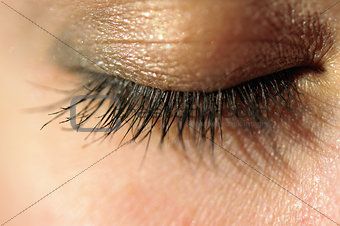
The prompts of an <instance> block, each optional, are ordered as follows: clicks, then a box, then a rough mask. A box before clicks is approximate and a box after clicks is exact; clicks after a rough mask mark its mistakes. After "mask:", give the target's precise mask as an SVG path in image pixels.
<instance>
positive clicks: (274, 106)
mask: <svg viewBox="0 0 340 226" xmlns="http://www.w3.org/2000/svg"><path fill="white" fill-rule="evenodd" d="M310 69H311V68H305V67H300V68H292V69H288V70H283V71H280V72H277V73H274V74H272V75H268V76H264V77H261V78H257V79H253V80H251V81H248V82H245V83H242V84H240V85H237V86H235V87H232V88H228V89H225V90H221V91H216V92H180V91H162V90H160V89H157V88H152V87H146V86H143V85H139V84H136V83H134V82H131V81H127V80H124V79H121V78H118V77H113V76H108V75H105V74H99V73H95V72H90V71H84V70H78V71H80V72H81V74H85V75H87V76H86V78H87V81H88V82H86V84H85V85H84V86H82V87H81V88H79V89H77V92H79V91H81V92H83V91H84V90H85V95H83V96H82V97H81V98H80V99H79V100H78V101H77V102H75V103H74V104H71V105H69V106H68V107H66V108H62V110H60V111H58V112H56V113H54V114H53V115H54V116H55V117H54V118H53V119H52V120H50V121H49V122H48V123H46V124H45V125H47V124H49V123H50V122H52V121H54V120H55V119H57V118H60V117H62V116H64V115H65V114H66V113H67V112H69V111H70V110H71V109H72V108H75V107H79V109H80V110H79V109H78V110H79V111H78V112H77V113H76V115H73V116H71V117H67V118H66V120H64V121H63V122H69V121H71V120H78V121H79V123H77V126H78V127H79V128H80V127H81V126H83V125H84V124H85V123H86V122H87V121H89V120H90V119H91V118H93V117H94V115H95V113H97V112H99V111H101V110H102V109H103V108H104V107H105V103H107V102H108V103H109V105H108V107H107V108H106V109H104V114H102V115H101V116H100V117H98V118H97V119H96V120H97V123H96V126H95V127H94V128H93V131H95V130H96V129H98V128H106V129H107V132H106V134H105V136H109V135H111V134H114V133H115V132H116V131H118V130H119V129H120V128H122V127H124V126H126V125H128V130H127V132H126V134H125V136H126V135H127V134H128V133H129V132H132V138H131V140H133V141H137V139H138V141H142V140H143V139H145V138H146V137H148V136H151V132H152V131H153V129H154V128H156V127H157V128H158V129H160V130H161V138H160V141H161V143H163V141H164V139H165V137H166V136H167V135H168V134H169V131H170V128H172V127H173V126H176V125H177V136H178V138H179V139H180V141H181V142H182V143H183V140H184V135H183V134H184V130H185V128H188V129H189V131H191V133H192V134H194V136H193V137H195V138H199V139H200V140H203V141H205V140H207V139H209V140H210V141H211V144H212V147H213V146H214V140H215V136H216V134H217V132H219V133H220V136H221V138H222V139H223V137H222V135H223V127H224V126H223V123H224V121H225V120H227V121H228V120H231V122H234V123H236V124H238V125H241V127H242V129H251V130H253V129H264V128H268V125H271V124H272V123H273V119H274V118H277V117H278V118H281V116H282V115H283V114H285V113H286V112H288V113H294V109H293V107H292V106H293V103H296V102H299V103H300V95H301V93H300V92H299V91H298V88H297V80H298V77H299V76H300V75H303V74H304V73H306V71H309V70H310ZM313 70H314V69H313ZM73 97H74V96H72V97H71V98H73ZM86 101H89V103H87V104H85V106H83V107H80V106H81V104H84V103H85V102H86ZM229 122H230V121H229ZM45 125H44V126H45ZM158 125H160V127H158ZM230 125H232V124H229V126H230ZM125 136H124V137H125ZM139 138H140V139H139Z"/></svg>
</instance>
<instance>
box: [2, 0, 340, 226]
mask: <svg viewBox="0 0 340 226" xmlns="http://www.w3.org/2000/svg"><path fill="white" fill-rule="evenodd" d="M6 2H7V3H8V4H9V5H11V6H12V7H13V8H15V9H17V10H18V11H19V12H22V13H23V14H24V15H26V16H27V17H29V18H32V19H33V20H34V21H36V23H37V24H39V25H41V26H42V27H44V28H46V29H47V30H48V31H49V32H51V33H52V34H57V36H58V37H59V36H60V37H63V40H67V42H68V43H71V45H72V46H75V48H76V49H80V50H81V52H82V53H83V52H84V54H86V56H89V57H90V58H91V59H96V56H102V55H100V53H96V52H95V51H93V48H92V47H93V45H91V40H88V43H89V44H88V45H86V43H85V44H84V45H82V46H79V45H77V44H76V42H77V41H75V40H78V39H77V38H75V37H76V36H77V35H81V32H80V31H79V30H83V29H82V27H78V29H79V30H77V29H74V30H72V27H74V26H75V24H77V21H78V19H79V18H80V17H79V15H83V14H84V13H86V12H87V10H88V11H90V12H92V11H96V10H98V8H100V7H98V4H99V2H98V1H97V2H91V1H79V2H77V4H74V3H70V2H69V1H60V2H58V4H55V3H53V2H52V1H47V0H46V1H39V3H38V1H27V2H17V1H6ZM131 2H132V1H131ZM238 2H239V3H235V2H232V1H226V2H225V1H216V4H215V6H216V8H221V9H223V10H222V12H220V13H221V14H216V17H218V16H219V15H224V14H226V15H228V16H230V17H232V18H234V20H227V21H226V22H225V23H226V24H215V25H212V24H213V23H212V22H211V21H210V22H209V21H205V20H203V21H200V20H197V21H198V22H197V23H198V25H197V26H198V27H202V29H213V30H214V32H212V34H213V37H210V36H204V38H207V39H208V40H211V39H213V40H225V39H224V38H225V35H226V34H228V31H230V30H232V29H233V26H235V23H240V24H243V23H244V22H243V20H244V19H245V18H246V13H245V11H244V7H243V6H244V5H246V6H248V8H247V9H249V10H250V12H256V10H257V9H258V8H257V7H259V5H260V6H262V5H266V4H267V3H268V2H269V1H257V2H260V3H258V4H259V5H257V4H253V2H251V1H238ZM278 2H279V3H280V4H281V3H282V2H283V1H282V2H281V1H278ZM121 3H122V4H123V3H125V1H119V2H118V3H117V4H121ZM132 3H133V2H132ZM175 3H176V1H169V4H173V5H174V6H175V9H176V7H178V8H177V9H178V10H182V11H183V9H182V8H181V7H183V6H182V5H177V4H175ZM289 3H291V5H292V6H296V7H297V8H299V7H300V6H301V5H303V6H305V7H302V9H304V10H305V11H303V10H302V14H307V11H308V12H322V11H323V9H327V8H328V7H329V6H331V5H333V4H334V1H331V0H327V1H316V0H315V1H314V0H313V1H311V0H308V1H307V0H306V1H299V3H297V2H293V1H289ZM142 4H144V3H142ZM190 4H194V3H191V2H190V1H188V5H190ZM282 4H283V3H282ZM75 6H76V7H75ZM218 6H221V7H218ZM222 6H224V7H222ZM196 7H197V8H195V7H193V8H190V7H189V9H188V10H187V11H188V13H191V14H192V16H193V18H198V17H199V15H198V13H197V12H198V11H199V9H200V8H206V7H208V8H209V7H211V1H208V0H201V1H199V3H198V4H197V5H196ZM104 8H105V7H104ZM300 8H301V7H300ZM95 9H96V10H95ZM210 9H211V8H209V10H208V11H207V13H208V14H209V13H211V10H213V9H211V10H210ZM306 9H308V10H306ZM252 10H253V11H252ZM268 11H269V10H268ZM284 12H285V11H284ZM73 14H74V15H76V17H72V15H73ZM250 14H252V13H250ZM209 15H210V14H209ZM214 15H215V14H214ZM338 15H340V5H338V6H336V7H334V8H332V9H330V10H328V11H327V12H326V13H324V14H323V16H322V18H321V20H322V21H324V22H325V21H326V20H328V18H330V20H329V21H330V22H329V23H330V25H329V26H332V31H334V30H336V29H338V30H339V26H340V25H339V22H338V21H339V19H340V18H339V16H338ZM0 17H2V19H1V20H0V27H1V30H2V34H3V35H2V36H1V37H0V39H1V40H0V49H1V50H2V51H1V52H0V70H1V71H2V76H0V97H1V103H2V104H1V107H0V108H1V111H0V112H1V113H0V114H1V117H0V123H1V125H2V127H1V128H2V129H1V130H0V135H1V137H2V141H1V144H0V174H1V175H0V178H2V180H1V181H0V185H1V188H2V192H1V194H0V200H2V201H1V205H0V220H1V222H5V221H7V220H8V219H10V218H11V217H12V216H14V215H16V214H17V213H18V212H19V211H21V210H23V209H25V208H26V207H27V206H29V205H30V204H32V203H33V202H35V201H36V200H39V199H40V198H41V197H43V196H44V195H46V194H48V193H49V192H50V191H52V190H53V189H55V188H56V187H58V186H59V185H61V184H63V183H64V182H65V181H67V180H68V179H70V178H72V177H73V176H74V175H76V174H77V173H78V172H80V171H82V170H83V169H85V168H87V167H88V166H90V165H91V164H93V163H94V162H96V161H97V160H98V159H100V158H102V157H103V156H105V155H106V154H108V153H110V152H111V151H113V150H114V149H115V148H116V147H117V146H118V145H119V142H120V140H121V138H122V136H123V135H124V131H119V132H118V133H117V134H116V135H115V136H114V137H112V139H108V140H106V141H104V142H96V143H92V142H91V140H94V138H93V137H90V138H89V139H88V140H86V141H84V138H86V137H87V135H88V134H86V133H76V132H74V131H72V132H70V131H65V130H63V129H62V128H63V127H65V126H61V125H59V124H58V123H57V122H55V123H52V124H51V125H49V126H48V127H46V128H45V129H44V130H42V131H40V130H39V129H40V127H41V126H42V125H43V124H44V123H45V122H46V121H48V120H49V119H50V116H48V115H47V114H48V113H50V112H54V111H56V109H58V107H59V105H60V104H59V105H58V106H57V107H55V108H52V109H48V111H46V112H41V111H35V112H34V113H32V112H30V113H28V112H27V111H26V110H25V109H27V108H32V107H39V106H45V105H49V104H51V103H54V102H56V101H59V100H60V99H62V98H63V97H64V95H63V94H61V93H58V92H53V91H51V90H50V89H44V88H42V87H41V86H36V85H32V83H34V84H39V85H44V86H48V87H53V88H55V89H64V90H65V89H72V88H74V82H78V83H79V82H82V81H81V80H79V78H78V77H76V76H75V75H74V73H73V72H71V71H69V70H67V67H71V66H74V65H75V64H77V62H78V60H77V57H78V58H79V56H77V54H74V53H72V54H73V57H72V56H71V52H72V51H71V50H69V52H68V50H67V48H66V47H64V46H62V45H59V48H60V50H61V52H62V53H63V54H61V55H62V56H65V57H68V58H66V60H65V59H64V61H66V63H60V61H61V59H62V58H63V57H61V55H60V54H56V53H55V52H53V51H52V52H53V53H52V54H51V48H55V45H56V40H55V39H54V38H52V37H51V36H49V35H48V34H46V33H44V32H43V31H41V30H39V29H38V28H37V27H36V26H34V25H32V24H31V23H29V22H28V21H27V20H25V19H23V18H22V17H20V16H18V15H17V14H16V13H14V12H13V11H11V10H10V9H8V7H6V6H4V5H1V7H0ZM260 17H261V16H260ZM264 17H265V15H264ZM209 18H210V17H209ZM267 18H268V17H265V18H264V19H263V20H266V19H267ZM97 19H98V20H99V19H100V18H97ZM102 19H103V18H102ZM335 19H337V21H336V20H335ZM229 21H230V22H229ZM65 23H66V24H65ZM190 23H191V21H190V20H187V21H186V20H184V21H182V24H181V26H179V27H176V28H175V29H174V31H181V29H184V30H183V31H186V32H188V34H187V35H188V36H189V37H190V36H192V33H190V32H189V31H187V30H185V27H186V26H188V24H190ZM222 25H223V27H225V29H226V30H223V29H222V30H221V29H220V28H221V26H222ZM247 26H250V25H247ZM327 26H328V25H327ZM283 27H284V26H283ZM245 28H247V27H246V25H245V27H244V29H240V31H239V34H237V35H238V36H237V37H244V38H245V39H246V38H247V37H245V36H247V35H249V33H247V32H246V30H247V29H245ZM235 29H236V28H235ZM283 29H284V28H283ZM165 30H167V29H165ZM193 30H194V29H193ZM60 31H64V32H60ZM65 31H67V32H65ZM84 32H86V31H85V30H84ZM145 32H146V34H149V33H152V31H151V30H148V29H146V30H145ZM278 32H279V31H278ZM65 33H66V34H65ZM169 33H170V32H169ZM59 34H60V35H59ZM166 34H168V33H166ZM261 34H263V33H260V34H259V35H261ZM72 35H73V36H72ZM281 35H282V34H281ZM83 36H84V35H82V36H81V37H83ZM235 37H236V36H235ZM235 37H230V40H232V39H235ZM327 37H328V36H327ZM204 38H202V39H204ZM331 39H332V40H333V43H332V44H331V45H330V46H331V47H332V48H326V49H322V48H319V50H318V51H319V52H320V54H319V55H322V56H321V57H320V61H321V62H322V64H323V66H324V67H325V71H324V72H322V73H321V74H315V73H310V74H308V75H306V77H305V78H302V79H301V81H300V86H299V88H300V89H301V90H302V91H304V93H305V94H306V95H305V97H304V99H303V101H304V103H306V106H307V107H308V108H311V109H312V110H311V111H308V112H309V113H308V112H302V113H301V115H299V118H298V119H299V120H298V121H297V122H296V121H295V122H294V121H291V122H286V123H282V122H279V121H275V127H274V129H273V131H272V132H273V135H272V137H271V138H273V139H274V140H275V142H276V144H277V145H278V146H280V147H282V148H281V149H278V150H280V151H281V152H283V154H282V156H283V158H284V160H285V161H284V162H285V163H286V165H284V164H282V163H280V162H278V161H275V160H271V161H266V158H264V157H263V156H262V155H261V153H260V152H258V150H262V149H264V150H269V146H270V144H271V143H268V142H265V141H262V140H261V139H262V138H263V139H264V140H266V139H269V138H268V137H266V136H265V135H264V134H262V135H261V134H260V135H249V134H247V133H245V132H243V130H242V128H241V129H233V128H226V132H225V135H226V136H225V137H230V139H228V140H224V141H223V142H221V146H222V147H223V148H226V149H227V150H231V151H232V152H233V153H235V155H237V156H239V157H240V159H242V160H243V161H245V162H247V163H249V164H250V165H252V166H254V167H256V169H258V170H259V171H260V172H263V173H264V174H265V175H268V176H269V177H270V178H273V180H275V181H276V182H277V183H278V184H280V186H282V187H284V188H285V189H288V190H289V191H291V192H292V193H294V194H295V195H296V196H298V197H299V198H301V199H303V200H304V201H305V202H307V203H309V204H310V205H312V206H313V207H315V208H316V209H317V210H319V211H321V212H322V213H324V214H326V215H327V216H329V218H331V219H332V220H333V221H335V222H340V168H339V165H340V159H339V156H340V153H339V151H340V150H339V146H340V143H339V142H340V140H339V137H340V128H339V119H340V91H339V88H338V87H339V84H340V76H339V68H340V54H339V53H340V50H339V41H340V35H339V33H334V35H333V36H332V38H331ZM114 40H115V39H114ZM143 40H144V41H145V39H143ZM85 42H86V40H85ZM92 42H93V41H92ZM199 43H203V41H202V40H199ZM218 43H219V45H222V47H223V48H225V49H224V50H225V51H228V50H229V51H230V50H231V49H230V48H231V47H230V46H228V45H229V44H228V43H229V42H226V43H225V42H223V41H221V42H218ZM200 45H201V44H200ZM238 45H240V46H239V47H240V48H237V50H238V51H239V52H238V54H240V55H242V52H243V50H242V48H244V47H242V46H243V45H244V43H242V42H241V43H240V44H238ZM327 45H328V44H327ZM327 45H326V46H327ZM84 46H85V47H86V48H85V47H84ZM196 47H197V46H196ZM196 47H195V46H194V45H192V46H190V48H189V49H187V50H186V51H187V53H188V54H183V53H182V52H180V51H179V50H178V52H172V53H171V54H172V55H170V56H172V57H175V59H176V62H179V63H180V64H181V65H184V66H183V68H190V65H191V64H193V63H195V62H196V64H199V65H201V64H200V62H201V61H200V60H202V59H200V58H199V57H198V56H197V55H195V53H196V51H195V48H196ZM57 48H58V47H57ZM126 48H127V49H128V50H131V51H132V52H133V51H134V49H133V48H132V47H131V46H128V47H126ZM197 48H198V47H197ZM199 48H201V49H202V51H204V50H205V49H204V48H207V50H209V48H210V47H209V46H208V47H204V46H203V45H201V46H200V47H199ZM54 50H55V49H54ZM98 51H99V52H101V50H100V49H99V50H98ZM155 51H156V52H155V53H154V54H155V55H157V50H155ZM183 51H184V50H183ZM321 52H322V54H321ZM190 53H191V54H190ZM249 54H253V53H252V52H250V53H249ZM294 54H295V53H294V52H293V53H292V52H290V53H289V55H288V56H285V58H292V57H294V56H295V55H294ZM160 55H161V53H160ZM228 55H230V54H228ZM236 55H237V54H236ZM255 55H256V54H255ZM188 56H192V57H188ZM233 56H234V55H233ZM96 60H97V59H96ZM99 60H100V58H99ZM103 60H104V59H103ZM238 60H239V58H238V57H234V58H233V57H231V58H226V59H224V60H222V61H221V62H218V63H219V64H220V65H224V64H225V63H226V62H230V61H232V62H236V61H238ZM204 62H207V63H206V64H205V66H206V67H205V68H207V70H208V71H209V70H212V68H215V65H214V64H213V63H212V61H204ZM241 63H242V62H241ZM287 65H289V66H291V65H290V64H287ZM287 65H286V66H287ZM83 66H84V67H85V66H86V67H90V68H91V66H90V64H88V63H85V65H83ZM250 67H253V66H250ZM168 68H169V66H167V69H168ZM227 69H228V70H231V69H230V68H227ZM164 70H165V69H164ZM195 70H197V71H200V70H201V69H200V68H197V69H195ZM261 73H263V72H261ZM266 73H268V72H267V71H266ZM193 75H194V74H190V73H189V77H188V81H189V80H190V81H193V84H194V85H192V84H191V83H185V82H184V83H185V84H186V85H185V87H186V89H197V88H198V87H197V86H196V85H195V84H202V80H200V78H199V77H195V76H193ZM256 76H258V75H256ZM240 77H242V76H241V75H239V77H238V78H237V76H236V78H237V79H238V80H235V83H239V82H242V81H243V80H246V79H243V78H240ZM201 78H203V77H201ZM308 78H311V80H313V81H314V82H308ZM137 79H139V80H138V81H140V82H141V83H143V80H142V78H141V76H139V77H138V78H137ZM168 79H170V80H171V79H172V78H171V77H169V78H168ZM211 79H212V80H213V81H214V79H215V76H211ZM248 79H250V78H248ZM173 81H178V80H173ZM315 81H317V82H315ZM190 84H191V85H192V86H190ZM212 84H213V83H212ZM232 84H233V82H229V83H228V82H226V83H225V84H224V85H225V86H226V87H228V86H231V85H232ZM153 85H154V86H156V87H157V85H159V84H157V83H154V84H153ZM169 87H175V88H177V89H184V88H183V87H180V86H179V85H178V82H174V83H173V86H169ZM211 87H212V86H210V85H209V84H208V86H206V87H204V88H206V89H210V88H211ZM214 88H215V87H214ZM224 88H225V87H224ZM287 117H289V115H288V116H287ZM299 128H303V129H302V130H299ZM310 134H313V135H314V137H312V139H309V138H310ZM172 137H174V136H172ZM172 137H170V138H169V139H168V140H167V142H166V143H165V144H164V146H163V147H162V148H160V147H159V134H157V132H156V131H155V132H154V133H153V136H152V138H151V141H150V145H149V147H148V152H147V155H146V158H144V156H145V149H146V142H143V143H140V144H135V143H133V144H129V145H126V146H123V147H121V148H120V149H119V151H116V152H114V153H113V154H111V155H110V156H108V157H107V158H105V159H104V160H102V161H100V162H99V163H98V164H96V165H94V166H93V167H91V168H90V169H88V170H87V171H85V172H84V173H82V174H81V175H80V176H79V177H77V178H75V179H73V180H72V181H70V182H69V183H67V184H66V185H64V186H62V187H61V188H60V189H58V190H57V191H55V192H53V193H52V194H50V195H48V196H47V197H46V198H45V199H43V200H41V201H39V202H38V203H37V204H36V205H34V206H33V207H32V208H29V209H27V210H26V211H25V212H23V213H22V214H20V215H18V216H17V217H15V218H14V219H13V220H11V221H9V222H8V225H74V224H76V225H84V224H89V225H232V224H235V225H336V224H335V223H334V222H332V220H330V219H328V218H327V217H325V216H323V215H322V214H320V213H319V212H317V211H316V210H314V209H312V208H310V207H309V206H308V205H306V204H304V203H302V202H301V201H300V200H299V199H297V198H296V197H294V196H293V195H291V194H289V193H288V192H287V191H286V190H284V189H282V188H281V187H280V186H277V185H276V184H275V183H273V182H272V181H269V180H268V178H266V177H263V176H261V175H259V174H258V173H257V172H256V171H254V170H253V169H252V168H251V167H249V165H245V164H244V162H242V161H239V160H236V159H234V158H233V157H230V155H228V154H227V153H226V151H225V150H224V149H221V148H216V150H215V164H214V163H213V161H211V156H210V155H209V151H206V152H204V153H205V154H204V156H203V161H201V160H200V158H199V155H198V154H197V153H198V151H199V150H200V149H203V150H207V149H206V148H205V147H203V146H201V147H200V148H198V147H195V146H192V147H190V148H189V149H188V150H187V153H186V157H185V155H184V153H183V152H182V150H180V148H179V147H178V146H174V145H173V142H171V141H172V139H175V138H172ZM85 144H90V145H87V146H86V147H84V145H85ZM261 145H262V146H261ZM240 147H241V148H243V149H246V150H251V151H252V152H250V153H252V155H253V160H254V162H251V161H250V160H249V159H248V158H247V156H246V155H244V153H243V152H242V151H240V150H241V148H240ZM188 159H189V160H188ZM141 163H143V164H142V167H141Z"/></svg>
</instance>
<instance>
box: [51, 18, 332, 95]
mask: <svg viewBox="0 0 340 226" xmlns="http://www.w3.org/2000/svg"><path fill="white" fill-rule="evenodd" d="M310 18H312V21H311V22H310V23H311V24H313V26H314V27H312V29H316V30H314V31H312V33H313V32H314V33H319V34H324V35H323V37H326V39H327V41H326V42H324V43H323V45H325V46H321V47H322V50H320V49H318V50H317V51H318V52H325V49H327V48H329V46H330V45H331V42H332V41H331V38H330V37H331V35H330V34H327V28H326V26H324V25H323V24H322V23H321V22H320V21H319V19H318V18H317V16H315V17H310ZM313 18H314V19H313ZM296 22H298V20H297V21H296ZM315 24H316V25H317V26H319V27H317V26H315ZM85 25H86V23H85ZM297 27H298V26H297ZM318 29H319V31H320V32H318V31H317V30H318ZM297 30H298V31H299V32H301V27H300V28H299V27H298V29H297ZM299 32H297V33H299ZM65 33H69V32H68V31H67V29H66V31H65ZM84 35H85V34H84ZM79 37H82V36H79ZM106 37H108V38H109V36H105V35H104V36H103V38H102V39H101V40H103V41H100V45H95V46H96V47H91V49H93V48H95V49H97V50H99V51H101V50H100V49H101V48H103V49H104V48H108V47H105V45H108V46H111V47H112V48H113V49H114V48H115V47H114V43H117V44H118V45H130V44H131V45H136V44H138V43H139V44H141V45H140V47H139V48H143V45H142V44H143V43H147V45H152V43H154V44H155V43H164V44H165V43H166V41H164V42H163V41H160V42H158V41H157V40H156V41H148V40H112V41H107V40H106ZM294 37H295V36H294V35H293V36H291V35H290V34H288V39H282V40H280V45H283V44H284V43H290V44H291V47H290V48H292V50H291V51H293V49H294V51H295V50H296V49H299V48H296V47H293V46H292V44H293V43H294V41H292V40H294V39H296V38H294ZM307 38H309V37H308V36H307ZM311 39H313V38H311ZM315 39H317V38H316V37H315ZM69 40H70V42H71V43H72V42H73V41H72V38H71V39H69ZM317 40H318V39H317ZM89 41H90V42H91V40H89ZM105 42H108V43H105ZM308 42H311V40H310V41H308ZM110 43H111V44H110ZM175 43H178V47H179V46H180V42H177V41H175V42H174V43H173V44H174V45H177V44H175ZM184 43H185V42H184ZM188 43H190V40H188ZM73 44H75V46H76V48H77V49H80V51H81V52H82V51H84V52H86V54H87V53H89V55H90V57H91V58H92V56H94V57H95V58H96V60H95V61H96V62H101V67H100V68H101V69H103V68H104V69H105V70H106V72H108V73H107V74H113V75H115V76H117V75H118V76H123V78H125V79H129V80H132V81H134V82H137V83H141V84H144V85H150V84H151V85H152V86H154V87H157V86H159V87H160V88H163V89H167V88H168V89H169V88H170V89H176V88H179V85H176V83H178V82H181V81H182V80H181V79H183V77H182V76H189V74H188V75H186V74H185V73H183V72H180V71H178V73H171V72H170V71H173V70H177V69H174V68H170V66H166V68H165V69H166V70H164V69H161V70H155V68H157V67H158V66H157V63H156V62H155V63H153V62H150V63H151V64H153V65H156V66H154V67H153V68H152V67H148V66H145V67H142V68H139V65H138V64H137V63H136V59H138V60H140V61H141V62H143V61H144V63H145V64H146V65H147V64H148V63H149V62H148V61H145V60H144V59H142V58H140V57H139V56H138V57H137V55H136V56H135V59H133V55H131V56H132V58H131V56H129V55H128V56H127V57H130V59H128V60H123V59H119V52H120V51H121V52H123V53H124V52H126V51H128V52H131V53H133V51H136V50H134V49H133V47H131V49H129V48H130V47H127V48H123V49H121V50H120V49H119V48H120V47H119V46H117V49H116V51H117V52H118V56H117V57H116V58H114V56H110V53H106V54H105V53H101V52H99V53H98V52H97V53H94V52H91V51H89V50H88V49H86V48H87V46H89V45H84V44H83V45H78V44H77V43H73ZM109 44H110V45H109ZM181 44H183V43H181ZM293 45H295V44H293ZM300 45H301V46H303V45H305V44H300ZM307 45H308V43H307ZM326 45H327V46H326ZM100 46H102V47H100ZM298 46H299V45H297V47H298ZM301 46H300V48H301V50H300V52H302V49H303V48H306V49H305V50H304V51H305V52H306V53H308V52H313V51H309V50H307V47H301ZM309 46H313V45H312V44H311V43H309ZM315 46H318V47H320V45H319V44H316V45H315ZM280 48H284V47H280ZM111 51H112V50H111ZM66 52H67V53H66V54H63V55H62V57H60V58H61V61H63V58H65V59H66V60H65V61H66V63H65V62H62V63H63V64H64V65H65V66H71V67H77V64H78V66H79V63H77V62H76V61H77V60H75V59H70V56H67V55H72V54H69V51H66ZM109 52H110V51H109ZM147 52H148V51H147ZM94 54H95V55H94ZM170 54H171V53H170ZM278 54H279V53H278ZM315 54H316V55H324V53H321V54H320V53H315ZM259 55H260V57H259ZM57 56H58V55H57ZM141 56H142V55H141ZM251 57H252V58H254V59H261V58H264V57H265V56H263V55H262V56H261V54H257V55H253V56H251ZM294 57H296V56H294V54H292V55H291V57H289V56H286V58H287V59H288V58H292V59H293V58H294ZM300 57H301V59H300V62H297V63H296V65H293V64H292V63H289V64H287V65H286V66H285V68H282V67H281V68H278V69H277V71H279V70H283V69H287V68H288V67H294V66H305V65H301V64H303V63H307V64H309V63H310V64H314V63H316V62H313V57H314V56H309V57H306V58H305V59H303V57H302V55H300ZM278 58H279V57H278ZM284 58H285V57H282V59H284ZM308 58H309V59H308ZM282 59H281V60H279V61H281V62H282ZM72 62H74V63H72ZM115 62H116V63H115ZM172 63H173V62H172ZM197 63H198V64H200V62H197ZM67 64H69V65H67ZM71 64H73V65H71ZM159 64H160V65H164V64H167V63H166V62H165V61H164V62H160V63H159ZM252 64H257V63H255V62H252ZM122 65H123V66H122ZM178 65H180V63H178ZM191 66H192V65H191ZM191 66H190V67H191ZM311 66H313V65H311ZM85 67H88V68H90V69H92V70H94V71H98V70H97V69H96V68H95V67H93V65H89V64H85ZM161 67H162V66H161ZM184 67H185V66H181V65H180V66H179V68H184ZM188 67H189V66H188ZM238 67H239V68H242V65H239V66H238ZM246 67H249V68H251V67H252V66H249V65H247V66H246ZM261 67H264V66H261ZM169 68H170V69H171V70H169ZM243 68H245V66H243ZM130 69H132V71H134V72H131V71H129V70H130ZM191 69H192V68H189V70H191ZM138 70H139V71H140V75H138V74H139V72H138ZM186 70H187V69H186ZM199 70H200V69H197V72H199ZM215 70H217V69H215ZM233 70H235V68H233ZM241 71H242V70H241ZM275 71H276V69H272V71H266V72H263V74H268V73H272V72H275ZM216 73H217V74H221V73H220V72H216ZM213 74H214V73H211V75H213ZM154 75H155V76H156V77H155V78H156V80H157V81H158V80H159V82H157V83H155V82H154V81H155V78H154V77H153V76H154ZM124 76H125V77H124ZM209 76H210V75H209ZM253 76H255V75H253ZM258 76H259V75H258ZM235 77H237V76H236V75H235ZM172 78H174V79H172ZM252 78H254V77H252ZM143 79H146V80H143ZM234 79H235V78H234ZM248 79H251V78H248ZM197 80H198V81H197V83H196V86H198V85H199V84H202V83H206V82H205V80H202V79H201V80H199V78H198V79H197ZM225 80H227V79H225V78H222V79H218V80H214V82H215V83H218V81H223V82H224V81H225ZM169 81H173V82H172V83H169ZM194 81H195V77H192V79H191V80H190V81H189V80H188V81H182V82H181V83H182V84H186V86H187V87H184V88H183V89H182V90H185V89H190V86H191V84H189V83H194ZM243 81H244V79H243ZM241 82H242V81H241ZM160 83H161V85H162V84H165V86H163V87H162V86H161V85H160ZM169 84H170V85H169ZM232 85H236V84H235V83H234V84H232ZM229 86H230V85H229ZM212 87H213V86H212ZM220 88H223V87H220ZM224 88H226V87H224ZM202 89H204V87H203V88H202ZM212 89H213V88H212ZM212 89H210V90H212ZM215 89H216V88H215ZM205 90H209V89H208V88H206V89H205Z"/></svg>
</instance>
